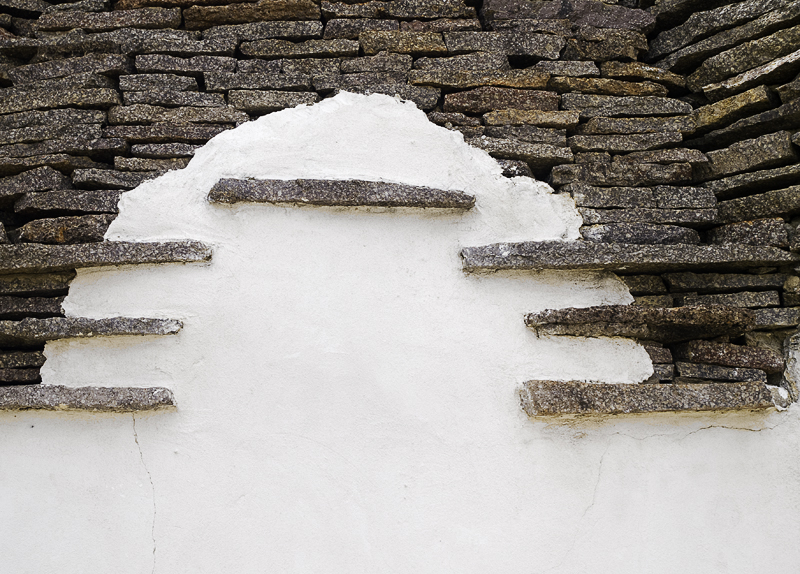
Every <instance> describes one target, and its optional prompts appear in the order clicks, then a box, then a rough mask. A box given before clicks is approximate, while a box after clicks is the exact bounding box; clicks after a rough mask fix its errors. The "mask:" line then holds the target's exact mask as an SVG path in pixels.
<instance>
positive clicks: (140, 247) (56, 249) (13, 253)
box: [0, 241, 211, 275]
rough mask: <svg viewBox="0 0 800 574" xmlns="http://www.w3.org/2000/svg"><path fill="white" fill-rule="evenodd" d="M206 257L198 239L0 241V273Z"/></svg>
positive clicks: (208, 256)
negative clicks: (81, 242)
mask: <svg viewBox="0 0 800 574" xmlns="http://www.w3.org/2000/svg"><path fill="white" fill-rule="evenodd" d="M209 259H211V248H210V247H208V246H207V245H204V244H203V243H200V242H198V241H174V242H164V243H135V242H124V241H103V242H100V243H92V244H86V245H38V244H28V245H22V244H21V245H0V275H4V274H10V273H48V272H53V271H69V270H72V269H76V268H78V267H100V266H108V265H134V264H152V263H190V262H195V261H208V260H209Z"/></svg>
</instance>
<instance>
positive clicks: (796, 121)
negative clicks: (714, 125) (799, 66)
mask: <svg viewBox="0 0 800 574" xmlns="http://www.w3.org/2000/svg"><path fill="white" fill-rule="evenodd" d="M798 127H800V100H795V101H793V102H790V103H788V104H784V105H782V106H780V107H778V108H775V109H773V110H767V111H766V112H761V113H760V114H756V115H754V116H750V117H747V118H742V119H741V120H738V121H736V122H734V123H732V124H731V125H729V126H728V127H726V128H722V129H719V130H715V131H713V132H710V133H707V134H705V135H704V136H702V137H700V138H697V139H695V140H692V142H691V144H692V147H696V148H699V149H710V148H719V147H722V146H726V145H730V144H732V143H735V142H737V141H740V140H742V139H745V138H753V137H756V136H759V135H763V134H768V133H771V132H775V131H778V130H785V129H792V128H798Z"/></svg>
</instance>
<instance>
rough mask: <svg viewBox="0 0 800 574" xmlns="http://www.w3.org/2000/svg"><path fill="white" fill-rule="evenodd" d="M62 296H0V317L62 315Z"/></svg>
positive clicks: (17, 317) (21, 317)
mask: <svg viewBox="0 0 800 574" xmlns="http://www.w3.org/2000/svg"><path fill="white" fill-rule="evenodd" d="M63 302H64V297H5V296H0V319H23V318H25V317H37V318H42V317H58V316H63V315H64V309H62V308H61V304H62V303H63Z"/></svg>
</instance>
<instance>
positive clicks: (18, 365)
mask: <svg viewBox="0 0 800 574" xmlns="http://www.w3.org/2000/svg"><path fill="white" fill-rule="evenodd" d="M42 365H44V353H42V352H41V351H6V352H2V351H0V369H24V368H30V367H41V366H42Z"/></svg>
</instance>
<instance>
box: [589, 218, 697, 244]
mask: <svg viewBox="0 0 800 574" xmlns="http://www.w3.org/2000/svg"><path fill="white" fill-rule="evenodd" d="M581 236H583V238H584V239H585V240H586V241H592V242H594V243H633V244H643V243H651V244H676V243H682V244H697V243H700V234H698V233H697V231H695V230H694V229H688V228H686V227H678V226H675V225H656V224H652V223H640V222H633V223H610V224H603V225H591V226H588V227H581Z"/></svg>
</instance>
